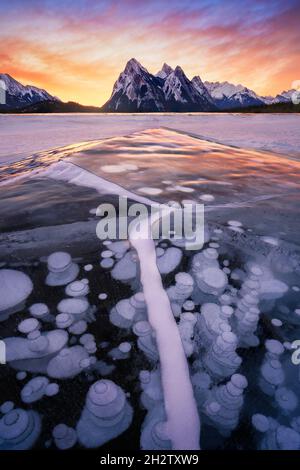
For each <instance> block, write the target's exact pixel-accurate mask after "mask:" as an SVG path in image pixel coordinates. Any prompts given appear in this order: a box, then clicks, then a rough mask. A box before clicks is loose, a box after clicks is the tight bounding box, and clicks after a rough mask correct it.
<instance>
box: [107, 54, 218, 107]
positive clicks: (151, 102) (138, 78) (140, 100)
mask: <svg viewBox="0 0 300 470" xmlns="http://www.w3.org/2000/svg"><path fill="white" fill-rule="evenodd" d="M216 109H217V108H216V107H215V105H214V104H213V103H212V102H211V101H209V100H208V99H207V98H206V96H204V95H201V94H200V93H199V92H198V91H197V89H196V88H195V86H194V85H193V83H192V82H191V81H190V80H189V79H188V78H187V76H186V75H185V73H184V72H183V70H182V69H181V67H179V66H177V67H176V68H175V70H173V69H172V68H171V67H170V66H168V65H167V64H164V65H163V68H162V70H161V71H160V72H158V74H157V75H152V74H151V73H149V72H148V71H147V70H146V69H145V68H144V67H143V66H142V65H141V64H140V63H139V62H138V61H137V60H136V59H131V60H130V61H129V62H127V64H126V67H125V69H124V71H123V72H122V73H121V74H120V76H119V78H118V80H117V81H116V83H115V84H114V87H113V92H112V95H111V97H110V99H109V100H108V101H107V102H106V103H105V104H104V106H103V107H102V110H103V111H108V112H136V111H138V112H152V111H153V112H155V111H156V112H157V111H160V112H169V111H170V112H172V111H182V112H183V111H214V110H216Z"/></svg>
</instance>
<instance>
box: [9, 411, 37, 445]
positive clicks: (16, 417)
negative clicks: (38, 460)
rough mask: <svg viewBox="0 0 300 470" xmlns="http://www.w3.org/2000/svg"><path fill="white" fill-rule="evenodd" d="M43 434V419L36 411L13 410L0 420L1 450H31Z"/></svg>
mask: <svg viewBox="0 0 300 470" xmlns="http://www.w3.org/2000/svg"><path fill="white" fill-rule="evenodd" d="M40 432H41V418H40V416H39V415H38V413H36V412H35V411H32V410H28V411H26V410H22V409H20V408H16V409H12V410H11V411H9V412H8V413H6V414H5V415H4V416H3V417H2V418H1V420H0V450H27V449H31V448H32V447H33V446H34V444H35V442H36V441H37V439H38V437H39V435H40Z"/></svg>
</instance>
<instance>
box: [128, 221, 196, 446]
mask: <svg viewBox="0 0 300 470" xmlns="http://www.w3.org/2000/svg"><path fill="white" fill-rule="evenodd" d="M152 220H153V219H152ZM149 226H150V220H149V219H146V220H145V223H144V226H143V227H141V226H140V227H141V230H140V234H141V233H142V232H143V233H144V236H143V237H140V238H139V239H135V238H131V237H130V241H131V244H132V246H133V247H134V248H135V249H136V250H137V253H138V256H139V260H140V270H141V282H142V285H143V292H144V296H145V301H146V304H147V310H148V320H149V323H150V324H151V326H152V328H153V330H154V332H155V335H156V341H157V347H158V352H159V359H160V365H161V376H162V387H163V392H164V404H165V410H166V414H167V433H168V436H169V437H170V440H171V442H172V448H173V449H174V450H197V449H200V444H199V443H200V418H199V414H198V410H197V405H196V401H195V398H194V393H193V388H192V384H191V380H190V374H189V368H188V363H187V360H186V356H185V353H184V349H183V345H182V341H181V338H180V334H179V330H178V327H177V324H176V322H175V319H174V316H173V313H172V310H171V305H170V301H169V298H168V296H167V294H166V292H165V290H164V288H163V285H162V281H161V277H160V273H159V271H158V268H157V265H156V253H155V244H154V241H153V239H152V238H150V237H148V236H147V234H148V229H149Z"/></svg>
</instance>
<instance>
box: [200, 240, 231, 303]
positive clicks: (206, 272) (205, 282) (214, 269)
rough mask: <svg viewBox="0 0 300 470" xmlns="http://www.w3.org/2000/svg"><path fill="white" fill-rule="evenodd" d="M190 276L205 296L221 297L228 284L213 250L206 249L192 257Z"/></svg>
mask: <svg viewBox="0 0 300 470" xmlns="http://www.w3.org/2000/svg"><path fill="white" fill-rule="evenodd" d="M192 275H193V277H194V278H195V281H196V284H197V286H198V288H199V289H200V290H201V291H202V292H204V293H205V294H213V295H221V294H222V293H223V292H224V290H225V288H226V286H227V284H228V278H227V275H226V274H225V273H224V272H223V271H222V269H220V266H219V262H218V252H217V250H216V249H215V248H207V249H206V250H203V251H201V252H200V253H197V254H196V255H195V256H194V257H193V261H192Z"/></svg>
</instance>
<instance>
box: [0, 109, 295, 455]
mask: <svg viewBox="0 0 300 470" xmlns="http://www.w3.org/2000/svg"><path fill="white" fill-rule="evenodd" d="M0 119H1V125H2V126H1V130H0V132H1V136H3V135H5V137H4V138H2V141H1V142H2V146H3V147H2V149H1V152H2V167H1V168H0V180H1V181H2V183H1V184H0V231H1V233H0V263H1V264H0V267H1V269H0V327H1V338H2V339H3V340H4V342H5V345H6V353H7V356H6V357H7V361H6V362H7V364H6V365H1V368H0V379H1V380H3V381H5V383H6V387H5V388H3V390H2V391H1V394H0V404H1V413H2V415H3V416H2V417H1V418H0V449H29V448H32V447H34V448H36V449H43V448H45V447H50V448H53V449H54V448H60V449H63V448H72V447H77V448H83V447H84V448H92V447H94V448H95V447H97V448H100V447H101V450H102V451H114V450H119V451H120V450H125V449H126V450H127V451H128V450H137V449H140V448H142V449H145V450H154V449H157V450H169V449H198V448H199V446H200V447H201V448H202V449H298V450H299V449H300V424H299V423H300V419H299V416H300V403H299V398H298V397H299V393H300V373H299V372H300V369H299V367H300V366H299V365H298V364H296V363H295V362H293V361H292V354H293V346H292V343H293V342H294V341H295V340H299V337H300V334H299V325H300V300H299V292H300V249H299V230H300V218H299V207H300V203H299V198H300V191H299V180H300V178H299V175H300V161H299V158H298V156H299V153H298V149H299V132H297V131H298V129H297V125H298V123H299V117H298V116H279V115H272V116H269V115H268V116H254V115H252V116H245V115H226V116H225V115H214V116H212V115H191V116H190V115H180V116H176V117H174V116H170V115H143V116H118V117H116V116H102V115H101V116H86V115H84V116H83V115H76V116H71V115H68V116H62V115H57V116H54V115H51V116H43V117H42V118H41V117H40V116H7V117H4V116H2V117H1V118H0ZM3 123H4V124H3ZM34 123H35V124H34ZM163 127H164V128H163ZM170 128H173V129H170ZM196 135H197V137H196ZM199 136H203V137H204V138H201V137H200V138H199ZM101 137H102V140H101ZM109 137H111V138H109ZM91 139H93V140H94V141H92V142H87V141H88V140H91ZM205 139H208V140H205ZM215 140H218V141H220V142H223V143H222V144H221V143H217V142H215ZM83 141H86V142H83ZM18 142H19V143H18ZM76 142H78V143H76ZM224 143H225V144H227V145H225V144H224ZM228 144H230V145H228ZM233 144H234V145H236V146H238V147H234V146H233ZM62 145H69V146H66V147H64V148H57V147H58V146H62ZM18 146H19V147H18ZM247 147H248V149H247ZM5 149H6V150H5ZM262 149H264V150H267V151H262ZM38 150H43V151H40V152H39V153H38ZM271 151H272V152H271ZM34 152H36V153H35V155H33V156H31V155H32V154H33V153H34ZM275 152H281V154H278V153H275ZM23 157H24V158H23ZM25 157H27V158H25ZM118 196H126V197H128V203H129V205H131V206H132V204H133V202H134V201H138V202H145V204H147V205H149V204H150V203H151V201H154V202H162V203H167V202H169V201H173V205H174V204H175V206H176V207H178V206H179V207H182V205H183V204H184V203H185V202H187V201H188V202H189V204H191V203H192V204H194V203H204V204H205V224H206V227H205V243H204V246H203V249H200V250H198V249H197V250H195V251H193V250H188V249H187V247H186V245H185V243H182V241H184V240H178V239H176V238H173V237H167V238H164V237H162V238H160V239H158V240H155V241H154V240H146V243H142V244H139V241H137V242H136V241H133V240H132V239H131V240H130V243H129V241H127V240H122V241H120V240H115V238H114V237H113V236H111V239H109V240H106V241H105V242H103V240H100V239H99V238H98V237H97V235H96V226H97V224H98V222H99V219H100V217H99V216H98V215H97V211H96V208H97V207H98V205H99V204H100V203H106V204H107V203H111V204H112V205H113V207H115V208H116V221H117V223H118V221H119V219H120V217H121V216H120V212H119V211H118V203H119V200H118ZM184 201H185V202H184ZM112 219H114V217H112ZM142 242H144V240H142ZM174 384H175V385H174ZM28 404H29V406H28ZM14 407H15V408H14ZM42 418H43V419H42ZM191 418H193V419H191ZM165 423H167V425H165ZM200 431H201V432H200ZM199 434H200V436H199ZM11 436H13V438H12V437H11Z"/></svg>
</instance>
